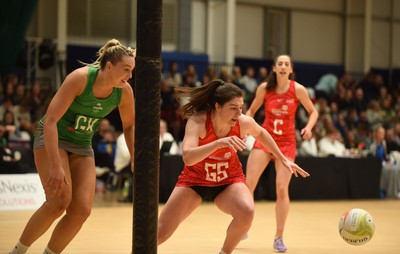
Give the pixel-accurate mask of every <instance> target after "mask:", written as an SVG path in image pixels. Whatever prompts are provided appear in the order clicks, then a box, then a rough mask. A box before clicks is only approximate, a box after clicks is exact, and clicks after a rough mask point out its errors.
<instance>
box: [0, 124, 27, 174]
mask: <svg viewBox="0 0 400 254" xmlns="http://www.w3.org/2000/svg"><path fill="white" fill-rule="evenodd" d="M8 132H9V127H7V126H6V125H5V124H4V123H3V121H0V174H17V173H26V172H22V171H21V168H20V165H19V162H18V161H19V159H18V157H17V156H15V155H16V154H15V152H14V151H12V149H11V148H10V147H9V145H8V138H7V135H8Z"/></svg>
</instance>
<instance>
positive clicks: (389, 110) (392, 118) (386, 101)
mask: <svg viewBox="0 0 400 254" xmlns="http://www.w3.org/2000/svg"><path fill="white" fill-rule="evenodd" d="M392 99H393V97H392V96H391V95H389V94H388V95H386V96H384V97H382V98H381V104H380V105H381V109H382V112H383V119H384V120H383V123H384V124H394V123H396V122H397V121H398V120H399V119H398V118H397V117H396V111H395V109H394V107H393V105H392Z"/></svg>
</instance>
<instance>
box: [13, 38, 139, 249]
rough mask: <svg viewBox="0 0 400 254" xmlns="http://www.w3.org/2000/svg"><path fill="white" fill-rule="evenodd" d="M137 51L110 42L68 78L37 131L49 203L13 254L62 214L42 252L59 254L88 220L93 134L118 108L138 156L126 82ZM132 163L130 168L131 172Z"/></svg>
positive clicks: (33, 219) (93, 178)
mask: <svg viewBox="0 0 400 254" xmlns="http://www.w3.org/2000/svg"><path fill="white" fill-rule="evenodd" d="M134 53H135V52H134V50H132V49H131V48H129V47H125V46H123V45H122V44H121V43H120V42H119V41H118V40H115V39H113V40H110V41H108V42H107V43H106V44H105V45H104V46H103V47H102V48H101V49H100V50H99V52H98V59H97V60H96V61H95V62H94V63H92V64H88V65H87V66H85V67H82V68H78V69H76V70H75V71H73V72H72V73H71V74H69V75H68V76H67V78H66V79H65V80H64V82H63V84H62V86H61V87H60V89H59V90H58V92H57V93H56V95H55V96H54V98H53V99H52V101H51V103H50V105H49V108H48V110H47V112H46V115H45V116H44V117H43V118H42V119H41V120H40V122H39V124H38V128H37V130H36V133H35V140H34V155H35V164H36V168H37V170H38V172H39V176H40V179H41V182H42V184H43V188H44V190H45V194H46V201H45V202H44V203H43V205H42V206H41V207H40V208H39V209H38V210H37V211H36V212H35V213H34V214H33V216H32V217H31V218H30V220H29V221H28V223H27V225H26V227H25V229H24V231H23V232H22V235H21V237H20V239H19V241H18V242H17V244H16V246H15V248H14V249H13V250H12V251H11V252H10V253H11V254H16V253H18V254H19V253H25V252H26V251H27V249H28V248H29V246H31V244H32V243H33V242H35V241H36V240H37V239H38V238H39V237H40V236H42V235H43V234H44V233H45V232H46V231H47V230H48V229H49V227H50V226H51V225H52V223H53V222H54V221H55V220H56V219H57V218H59V217H60V216H62V215H63V216H62V218H61V219H60V221H59V222H58V223H57V225H56V227H55V228H54V231H53V233H52V235H51V238H50V241H49V242H48V245H47V247H46V249H45V250H44V253H48V254H52V253H61V252H62V251H63V250H64V249H65V248H66V247H67V245H68V244H69V243H70V242H71V241H72V239H73V238H74V237H75V236H76V234H77V233H78V232H79V230H80V229H81V227H82V225H83V223H84V222H85V221H86V219H87V218H88V217H89V215H90V212H91V209H92V203H93V197H94V193H95V191H94V190H95V181H96V175H95V164H94V155H93V149H92V144H91V140H92V136H93V134H94V132H95V131H96V130H97V126H98V125H99V123H100V121H101V119H102V118H104V117H105V116H106V115H107V114H109V113H110V112H111V111H112V110H113V109H114V108H115V107H118V109H119V112H120V115H121V120H122V125H123V132H124V135H125V140H126V144H127V146H128V149H129V152H130V155H131V158H134V138H135V137H134V133H135V110H134V95H133V90H132V88H131V86H130V85H129V84H128V82H127V81H128V80H129V79H130V78H131V77H132V71H133V69H134V67H135V58H134ZM133 166H134V165H133V159H132V170H133Z"/></svg>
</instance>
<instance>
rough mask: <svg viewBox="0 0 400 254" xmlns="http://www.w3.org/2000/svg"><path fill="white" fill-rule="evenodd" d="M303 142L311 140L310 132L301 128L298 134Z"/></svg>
mask: <svg viewBox="0 0 400 254" xmlns="http://www.w3.org/2000/svg"><path fill="white" fill-rule="evenodd" d="M300 134H301V136H302V137H303V139H304V140H309V139H311V138H312V131H311V130H310V129H308V128H303V129H302V130H301V132H300Z"/></svg>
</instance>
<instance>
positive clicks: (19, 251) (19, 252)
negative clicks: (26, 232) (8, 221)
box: [10, 240, 29, 254]
mask: <svg viewBox="0 0 400 254" xmlns="http://www.w3.org/2000/svg"><path fill="white" fill-rule="evenodd" d="M28 248H29V246H25V245H23V244H22V243H21V242H20V241H19V240H18V242H17V244H16V245H15V247H14V249H13V250H12V251H10V254H25V253H26V251H27V250H28Z"/></svg>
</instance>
